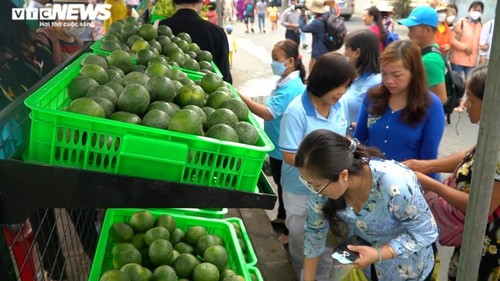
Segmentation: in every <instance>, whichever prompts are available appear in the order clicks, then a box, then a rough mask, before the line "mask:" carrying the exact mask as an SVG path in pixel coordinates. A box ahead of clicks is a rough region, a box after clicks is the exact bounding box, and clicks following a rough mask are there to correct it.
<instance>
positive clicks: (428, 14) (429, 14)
mask: <svg viewBox="0 0 500 281" xmlns="http://www.w3.org/2000/svg"><path fill="white" fill-rule="evenodd" d="M398 23H399V24H402V25H405V26H408V27H412V26H417V25H428V26H432V27H437V25H438V14H437V12H436V10H434V9H433V8H432V7H429V6H420V7H416V8H415V9H413V11H411V13H410V15H409V16H408V18H406V19H402V20H398Z"/></svg>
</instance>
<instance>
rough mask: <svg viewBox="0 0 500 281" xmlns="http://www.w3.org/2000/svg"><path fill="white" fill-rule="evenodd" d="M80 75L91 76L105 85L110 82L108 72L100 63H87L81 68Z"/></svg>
mask: <svg viewBox="0 0 500 281" xmlns="http://www.w3.org/2000/svg"><path fill="white" fill-rule="evenodd" d="M80 75H82V76H89V77H91V78H92V79H94V80H95V81H96V82H97V83H99V84H100V85H104V84H106V82H108V73H107V72H106V70H105V69H104V68H103V67H102V66H100V65H98V64H86V65H84V66H82V68H81V69H80Z"/></svg>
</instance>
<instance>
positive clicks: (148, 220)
mask: <svg viewBox="0 0 500 281" xmlns="http://www.w3.org/2000/svg"><path fill="white" fill-rule="evenodd" d="M128 223H129V224H130V226H132V228H133V229H134V231H135V232H146V231H147V230H148V229H150V228H152V227H153V226H154V224H155V218H154V217H153V215H152V214H151V213H150V212H148V211H138V212H136V213H134V214H132V216H131V217H130V220H129V222H128Z"/></svg>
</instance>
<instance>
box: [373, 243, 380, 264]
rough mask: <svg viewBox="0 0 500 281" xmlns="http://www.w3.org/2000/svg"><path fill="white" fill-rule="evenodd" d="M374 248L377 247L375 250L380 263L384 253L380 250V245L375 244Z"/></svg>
mask: <svg viewBox="0 0 500 281" xmlns="http://www.w3.org/2000/svg"><path fill="white" fill-rule="evenodd" d="M374 248H375V250H377V255H378V260H377V264H380V263H381V262H382V253H381V252H380V248H379V247H377V246H375V247H374Z"/></svg>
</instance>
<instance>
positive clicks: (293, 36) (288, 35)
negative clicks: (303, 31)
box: [285, 29, 300, 46]
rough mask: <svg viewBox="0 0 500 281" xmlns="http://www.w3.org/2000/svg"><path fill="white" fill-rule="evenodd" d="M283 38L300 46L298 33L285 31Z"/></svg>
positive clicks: (290, 30) (296, 31) (289, 30)
mask: <svg viewBox="0 0 500 281" xmlns="http://www.w3.org/2000/svg"><path fill="white" fill-rule="evenodd" d="M285 38H286V39H290V40H293V41H295V43H297V45H299V46H300V31H298V30H292V29H287V30H286V32H285Z"/></svg>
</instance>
